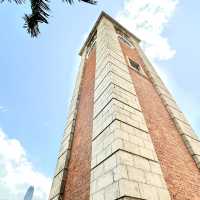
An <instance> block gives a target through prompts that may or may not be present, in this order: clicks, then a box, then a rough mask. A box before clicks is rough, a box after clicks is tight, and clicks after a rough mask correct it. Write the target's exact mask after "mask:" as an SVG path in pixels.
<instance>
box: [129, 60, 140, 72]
mask: <svg viewBox="0 0 200 200" xmlns="http://www.w3.org/2000/svg"><path fill="white" fill-rule="evenodd" d="M128 60H129V63H130V66H131V67H132V68H133V69H135V70H137V71H140V65H139V64H138V63H136V62H135V61H133V60H132V59H130V58H128Z"/></svg>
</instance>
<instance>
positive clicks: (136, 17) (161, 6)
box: [116, 0, 178, 60]
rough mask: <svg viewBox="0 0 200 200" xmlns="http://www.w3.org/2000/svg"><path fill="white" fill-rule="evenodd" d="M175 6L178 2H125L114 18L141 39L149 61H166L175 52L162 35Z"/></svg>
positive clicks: (155, 0) (143, 0) (166, 0)
mask: <svg viewBox="0 0 200 200" xmlns="http://www.w3.org/2000/svg"><path fill="white" fill-rule="evenodd" d="M177 4H178V0H125V1H124V7H123V9H122V10H121V11H120V12H119V13H118V14H117V17H116V18H117V20H118V21H119V22H120V23H121V24H122V25H124V26H125V27H126V28H127V29H129V30H130V31H131V32H133V33H134V34H136V35H137V36H138V37H139V38H141V39H142V41H143V43H142V47H143V49H144V50H145V52H146V54H147V56H148V57H149V58H150V59H151V60H155V59H159V60H167V59H170V58H172V57H173V56H174V55H175V53H176V51H175V50H174V49H172V48H171V46H170V45H169V42H168V39H167V38H166V37H164V36H163V35H162V34H163V30H164V28H165V27H166V25H167V23H169V20H170V18H171V17H172V16H173V14H174V12H175V9H176V6H177Z"/></svg>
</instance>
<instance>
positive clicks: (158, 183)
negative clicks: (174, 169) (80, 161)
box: [90, 18, 170, 200]
mask: <svg viewBox="0 0 200 200" xmlns="http://www.w3.org/2000/svg"><path fill="white" fill-rule="evenodd" d="M96 61H97V62H96V75H95V90H94V114H93V135H92V162H91V186H90V199H91V200H112V199H113V200H114V199H128V198H129V199H141V200H142V199H153V200H159V199H162V200H169V199H170V195H169V192H168V190H167V186H166V183H165V180H164V178H163V174H162V171H161V168H160V164H159V161H158V159H157V155H156V153H155V150H154V147H153V144H152V141H151V137H150V135H149V132H148V128H147V126H146V122H145V119H144V116H143V113H142V111H141V107H140V104H139V101H138V98H137V94H136V92H135V88H134V85H133V82H132V79H131V76H130V74H129V70H128V66H127V65H126V61H125V59H124V56H123V53H122V51H121V48H120V44H119V41H118V37H117V34H116V31H115V28H114V26H113V24H112V23H111V22H110V21H109V20H107V19H106V18H103V19H102V20H101V22H100V24H99V25H98V27H97V46H96Z"/></svg>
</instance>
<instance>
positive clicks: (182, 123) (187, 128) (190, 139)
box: [133, 40, 200, 169]
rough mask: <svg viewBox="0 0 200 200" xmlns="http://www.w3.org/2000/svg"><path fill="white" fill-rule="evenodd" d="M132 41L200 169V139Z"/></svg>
mask: <svg viewBox="0 0 200 200" xmlns="http://www.w3.org/2000/svg"><path fill="white" fill-rule="evenodd" d="M133 43H134V44H135V46H136V48H137V50H138V53H139V54H140V56H141V57H142V59H143V61H144V64H145V65H144V68H145V71H146V73H147V74H148V76H149V78H150V79H151V82H152V83H153V85H154V87H155V89H156V91H157V92H158V94H159V95H160V98H161V99H162V101H163V103H164V105H165V107H166V109H167V111H168V112H169V114H170V116H171V118H172V120H173V121H174V124H175V125H176V128H177V130H178V132H179V133H180V135H181V136H182V139H183V141H184V143H185V145H186V147H187V149H188V151H189V152H190V154H191V156H192V157H193V159H194V161H195V163H196V165H197V167H198V168H199V169H200V140H199V138H198V136H197V135H196V133H195V132H194V130H193V129H192V127H191V125H190V123H189V122H188V120H187V119H186V117H185V115H184V114H183V112H182V111H181V110H180V108H179V107H178V106H177V104H176V101H175V100H174V98H173V96H172V95H171V93H170V92H169V91H168V89H167V88H166V86H165V84H164V83H163V81H162V80H161V78H160V77H159V75H158V73H157V72H156V71H155V70H154V68H153V66H152V65H151V63H150V62H149V60H148V58H147V57H146V56H145V54H144V52H143V51H142V49H141V48H140V46H139V45H138V44H137V43H135V42H134V40H133Z"/></svg>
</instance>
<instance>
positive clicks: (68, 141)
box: [49, 53, 85, 200]
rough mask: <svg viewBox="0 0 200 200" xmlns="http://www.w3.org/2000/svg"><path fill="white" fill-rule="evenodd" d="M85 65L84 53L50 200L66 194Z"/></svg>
mask: <svg viewBox="0 0 200 200" xmlns="http://www.w3.org/2000/svg"><path fill="white" fill-rule="evenodd" d="M84 63H85V53H83V54H82V57H81V63H80V67H79V72H78V75H77V79H76V83H75V88H74V91H73V96H72V99H71V103H70V107H69V113H68V119H67V123H66V128H65V130H64V135H63V139H62V141H61V147H60V150H59V153H58V160H57V165H56V169H55V175H54V177H53V182H52V186H51V191H50V195H49V200H60V199H62V195H63V192H64V188H65V182H66V176H67V171H68V163H69V158H70V153H71V146H72V140H73V135H74V129H75V125H76V116H77V107H78V103H79V94H80V87H81V81H82V75H83V70H84ZM69 187H70V186H69Z"/></svg>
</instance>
